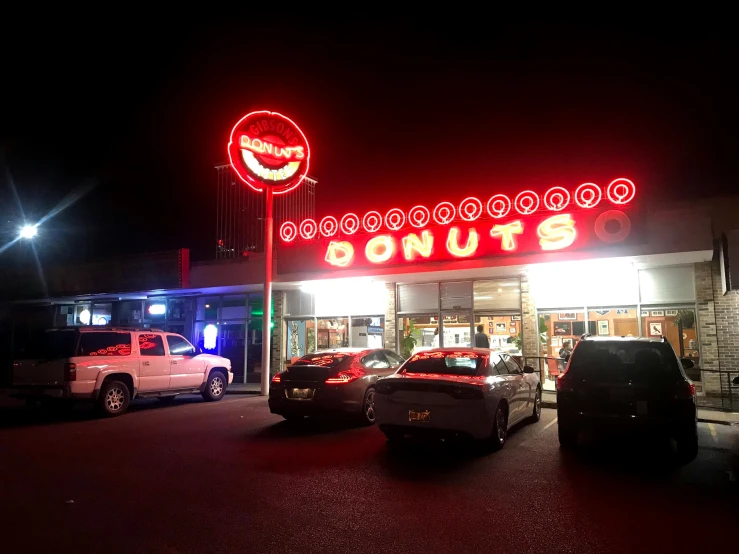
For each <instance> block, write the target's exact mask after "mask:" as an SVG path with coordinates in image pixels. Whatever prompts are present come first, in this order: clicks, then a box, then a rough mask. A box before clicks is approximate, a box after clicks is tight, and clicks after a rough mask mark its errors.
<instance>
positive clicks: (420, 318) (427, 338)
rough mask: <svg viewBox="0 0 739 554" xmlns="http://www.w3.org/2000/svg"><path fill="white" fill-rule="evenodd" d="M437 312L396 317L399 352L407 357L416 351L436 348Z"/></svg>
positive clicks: (437, 340) (438, 341)
mask: <svg viewBox="0 0 739 554" xmlns="http://www.w3.org/2000/svg"><path fill="white" fill-rule="evenodd" d="M440 342H441V339H440V338H439V316H438V314H414V315H402V316H400V317H398V344H399V345H400V347H399V351H400V354H401V355H402V356H403V357H404V358H406V359H408V358H410V357H411V356H412V355H413V354H415V353H416V352H422V351H424V350H429V349H431V348H438V347H439V346H440Z"/></svg>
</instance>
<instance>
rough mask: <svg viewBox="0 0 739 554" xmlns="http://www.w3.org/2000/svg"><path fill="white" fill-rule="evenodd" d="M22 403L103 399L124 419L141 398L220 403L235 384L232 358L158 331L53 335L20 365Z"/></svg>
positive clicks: (16, 385)
mask: <svg viewBox="0 0 739 554" xmlns="http://www.w3.org/2000/svg"><path fill="white" fill-rule="evenodd" d="M12 379H13V381H12V392H11V394H12V395H13V396H14V397H16V398H26V399H38V398H44V397H46V398H49V397H52V398H69V399H79V400H93V401H96V402H97V403H98V405H99V407H100V410H101V411H102V413H103V414H104V415H107V416H117V415H120V414H122V413H124V412H125V411H126V410H127V409H128V405H129V403H130V401H131V400H132V399H133V398H137V397H138V398H143V397H156V398H160V399H162V400H171V399H173V398H174V397H175V396H177V395H178V394H187V393H195V392H199V393H200V394H202V395H203V398H205V399H206V400H211V401H214V400H220V399H221V398H223V395H224V394H225V392H226V388H227V387H228V385H229V384H230V383H231V382H232V381H233V373H232V372H231V362H230V360H228V359H227V358H222V357H220V356H213V355H210V354H202V353H200V352H199V350H198V349H197V348H195V347H194V346H193V345H192V344H190V343H189V342H188V341H187V339H185V338H184V337H182V336H180V335H177V334H174V333H165V332H163V331H160V330H158V329H134V328H127V327H77V328H61V329H48V330H46V331H44V332H43V333H42V334H40V336H38V337H37V338H35V339H34V340H33V341H31V342H30V343H29V345H28V347H27V348H26V350H25V352H21V353H20V354H19V355H18V356H17V357H16V359H15V360H14V361H13V377H12Z"/></svg>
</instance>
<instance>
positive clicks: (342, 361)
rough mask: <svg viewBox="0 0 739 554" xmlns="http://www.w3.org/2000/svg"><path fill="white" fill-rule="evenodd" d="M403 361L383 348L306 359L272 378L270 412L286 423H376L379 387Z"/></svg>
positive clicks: (342, 350)
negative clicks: (352, 417)
mask: <svg viewBox="0 0 739 554" xmlns="http://www.w3.org/2000/svg"><path fill="white" fill-rule="evenodd" d="M402 363H403V358H402V357H401V356H400V355H398V354H396V353H395V352H393V351H392V350H387V349H384V348H337V349H334V350H324V351H322V352H316V353H314V354H307V355H306V356H303V357H302V358H300V359H299V360H297V361H296V362H295V363H294V364H292V365H291V366H290V367H288V368H287V369H286V370H285V371H283V372H280V373H278V374H277V375H275V376H274V377H273V378H272V384H271V386H270V390H269V409H270V411H271V412H272V413H273V414H279V415H281V416H282V417H284V418H285V419H301V418H303V417H305V416H312V415H320V414H326V413H332V412H333V413H341V412H343V413H349V414H356V415H357V416H359V417H360V418H361V419H362V420H363V421H364V422H365V423H366V424H368V425H371V424H373V423H374V422H375V383H376V382H377V378H378V377H383V376H385V375H390V374H392V373H395V371H396V370H397V369H398V368H399V367H400V365H401V364H402Z"/></svg>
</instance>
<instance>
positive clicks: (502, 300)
mask: <svg viewBox="0 0 739 554" xmlns="http://www.w3.org/2000/svg"><path fill="white" fill-rule="evenodd" d="M472 285H473V292H474V297H473V299H474V306H475V310H476V311H480V310H512V311H514V312H519V311H520V310H521V281H520V280H519V279H518V277H514V278H509V279H490V280H487V281H474V282H473V283H472Z"/></svg>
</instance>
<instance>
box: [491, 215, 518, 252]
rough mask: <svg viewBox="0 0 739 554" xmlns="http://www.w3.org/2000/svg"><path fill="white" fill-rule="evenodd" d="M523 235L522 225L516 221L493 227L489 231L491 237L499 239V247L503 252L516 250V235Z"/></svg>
mask: <svg viewBox="0 0 739 554" xmlns="http://www.w3.org/2000/svg"><path fill="white" fill-rule="evenodd" d="M522 233H523V225H522V224H521V222H520V221H518V220H516V221H513V222H511V223H506V224H505V225H495V226H494V227H493V228H492V229H491V230H490V236H491V237H500V247H501V248H502V249H503V250H507V251H509V252H510V251H512V250H515V249H516V246H517V244H516V235H520V234H522Z"/></svg>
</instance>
